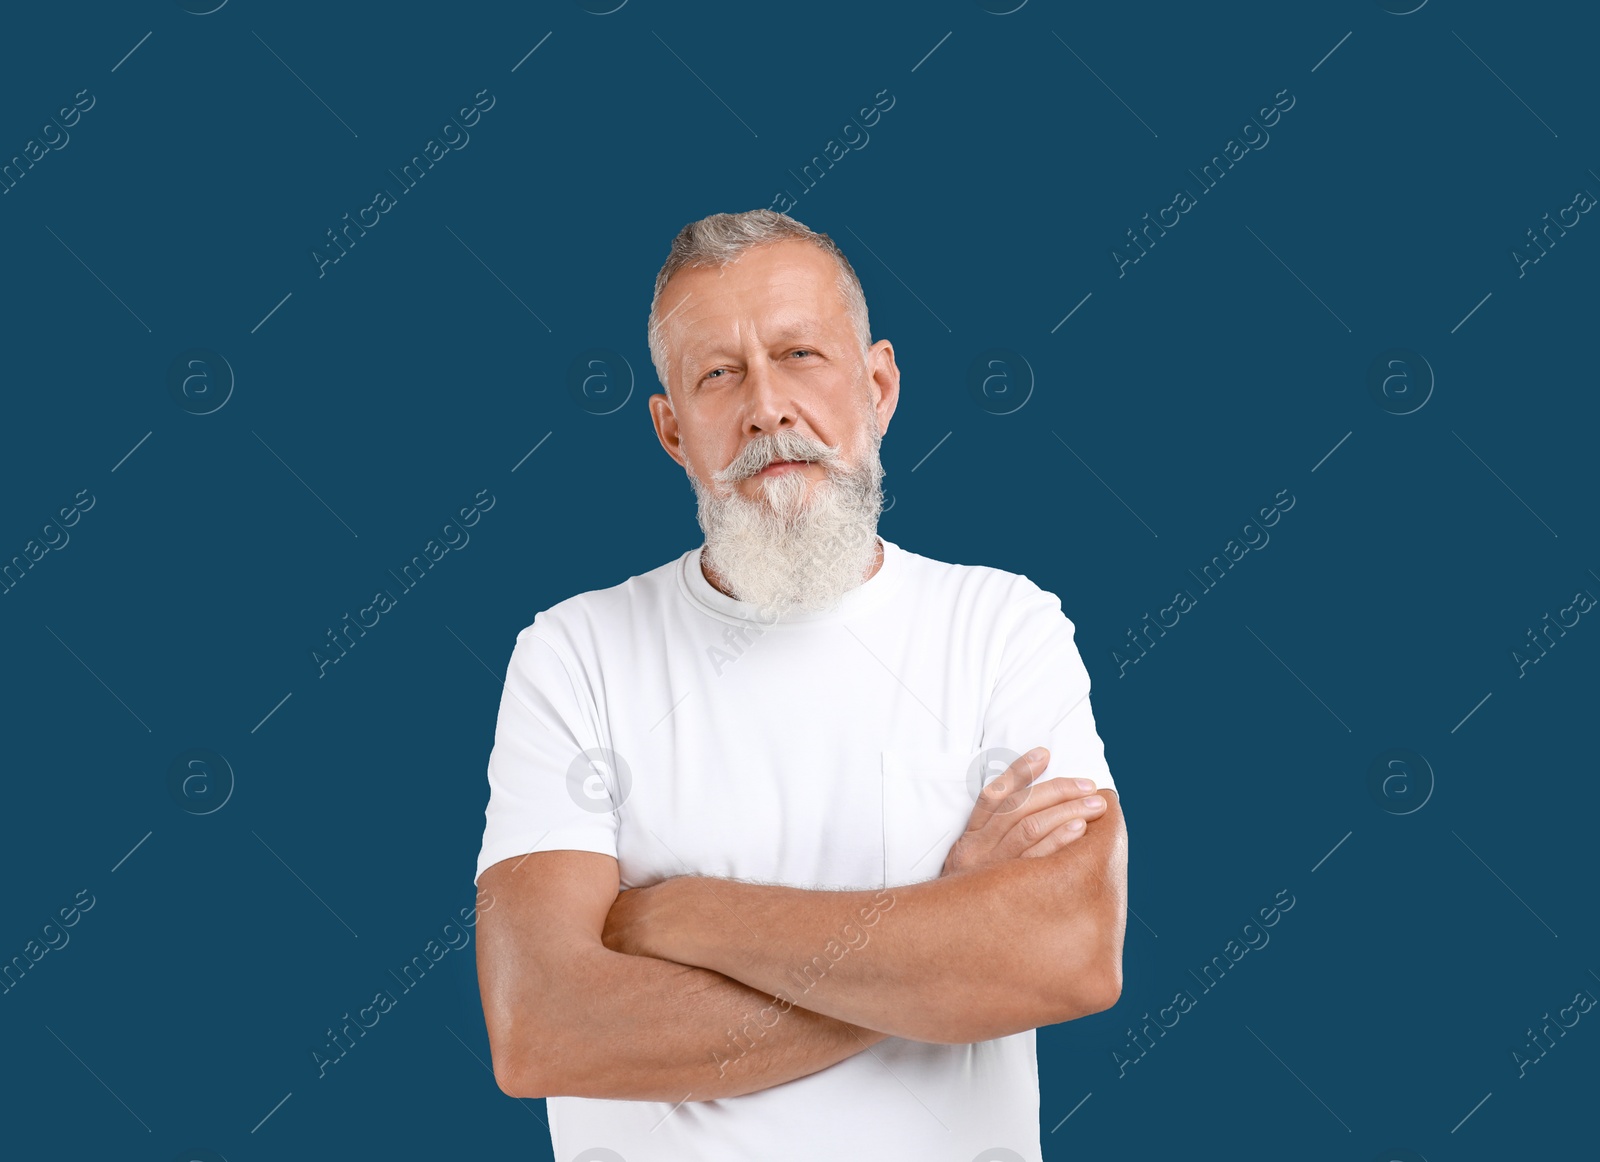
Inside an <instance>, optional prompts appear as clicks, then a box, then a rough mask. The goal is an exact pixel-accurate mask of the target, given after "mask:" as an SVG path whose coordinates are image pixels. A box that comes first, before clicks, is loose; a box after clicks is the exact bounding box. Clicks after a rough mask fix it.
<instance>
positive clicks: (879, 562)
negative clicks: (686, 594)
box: [700, 537, 883, 597]
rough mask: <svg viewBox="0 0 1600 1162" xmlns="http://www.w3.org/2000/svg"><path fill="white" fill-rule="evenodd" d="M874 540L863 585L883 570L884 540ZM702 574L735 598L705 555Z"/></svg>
mask: <svg viewBox="0 0 1600 1162" xmlns="http://www.w3.org/2000/svg"><path fill="white" fill-rule="evenodd" d="M874 539H875V541H876V543H877V546H878V550H877V552H876V553H875V554H874V555H873V558H872V565H871V567H870V568H868V569H867V572H866V574H865V575H864V576H863V577H862V578H861V581H862V584H865V583H866V582H868V581H871V580H872V579H873V577H875V576H877V573H878V570H879V569H881V568H883V538H882V537H876V538H874ZM700 573H701V575H702V576H704V577H705V579H706V580H707V581H708V582H710V583H711V587H712V588H713V589H715V590H716V591H717V592H718V593H721V594H722V595H723V596H725V597H733V594H732V593H731V592H730V591H729V590H728V587H727V586H725V585H724V584H723V583H722V580H721V578H719V577H718V576H717V575H716V572H715V571H714V570H713V569H712V568H711V566H710V565H709V564H707V562H706V555H705V554H704V553H701V554H700Z"/></svg>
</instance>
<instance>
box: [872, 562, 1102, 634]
mask: <svg viewBox="0 0 1600 1162" xmlns="http://www.w3.org/2000/svg"><path fill="white" fill-rule="evenodd" d="M900 551H901V553H902V554H903V555H904V557H905V562H906V573H907V575H908V578H914V581H913V585H912V589H913V591H916V592H919V593H923V594H927V595H928V596H929V597H930V598H933V599H934V600H936V601H937V602H939V603H940V604H943V605H945V606H947V607H950V608H951V611H952V612H955V613H965V614H967V615H969V616H974V617H978V618H981V619H984V620H988V621H989V622H990V623H991V624H992V625H993V626H994V628H995V629H997V630H1000V631H1002V632H1004V631H1006V630H1009V629H1011V628H1014V627H1016V626H1018V625H1020V624H1022V623H1024V622H1030V621H1048V620H1050V619H1052V618H1054V619H1060V620H1066V618H1065V615H1064V613H1063V612H1062V606H1061V599H1060V598H1059V597H1058V596H1057V595H1056V594H1055V593H1054V592H1053V591H1051V590H1050V589H1046V588H1044V587H1042V586H1040V585H1039V584H1038V583H1037V582H1035V581H1034V580H1033V579H1032V578H1031V577H1028V576H1027V575H1026V574H1023V573H1019V572H1014V571H1012V570H1010V569H1006V568H1003V567H1001V566H998V565H968V564H958V563H956V562H952V561H940V560H936V559H934V558H932V557H927V556H924V555H922V554H920V553H914V552H912V551H911V550H909V549H904V548H902V549H901V550H900ZM1067 624H1068V627H1069V628H1070V626H1071V622H1070V621H1068V622H1067Z"/></svg>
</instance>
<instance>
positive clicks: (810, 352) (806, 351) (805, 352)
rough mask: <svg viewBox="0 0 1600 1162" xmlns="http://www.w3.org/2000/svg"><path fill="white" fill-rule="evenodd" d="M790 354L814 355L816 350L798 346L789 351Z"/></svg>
mask: <svg viewBox="0 0 1600 1162" xmlns="http://www.w3.org/2000/svg"><path fill="white" fill-rule="evenodd" d="M790 354H792V355H815V354H816V352H815V351H813V350H811V349H810V348H809V347H800V348H798V349H796V350H794V351H792V352H790Z"/></svg>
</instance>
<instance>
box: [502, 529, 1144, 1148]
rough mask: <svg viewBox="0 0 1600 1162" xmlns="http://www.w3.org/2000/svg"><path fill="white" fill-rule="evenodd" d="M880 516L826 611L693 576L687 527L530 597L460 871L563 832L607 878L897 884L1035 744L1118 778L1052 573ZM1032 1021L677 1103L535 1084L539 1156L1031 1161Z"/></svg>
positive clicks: (1057, 763)
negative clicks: (485, 797)
mask: <svg viewBox="0 0 1600 1162" xmlns="http://www.w3.org/2000/svg"><path fill="white" fill-rule="evenodd" d="M879 539H880V541H881V542H882V544H883V563H882V565H881V566H880V568H879V569H878V572H876V573H875V574H873V576H872V577H871V578H869V579H868V580H867V581H865V582H863V583H862V584H861V585H859V586H857V587H856V588H855V589H853V590H851V591H850V592H849V593H847V594H845V596H844V598H843V599H842V600H841V602H840V603H839V604H838V605H837V606H835V607H834V608H833V609H831V610H828V611H825V612H821V613H798V614H790V615H788V616H786V617H785V618H783V619H782V620H780V621H778V622H775V623H770V622H769V623H763V622H762V621H761V620H760V619H759V618H758V616H757V614H756V611H755V609H754V607H752V606H751V605H749V604H747V603H745V602H741V601H738V600H735V599H734V598H731V597H729V596H727V595H726V594H724V593H721V592H719V591H717V590H716V589H715V588H714V587H713V586H712V585H711V583H710V582H709V581H707V580H706V578H705V575H704V574H703V573H702V572H701V569H700V551H701V550H700V549H699V548H695V549H692V550H690V551H688V552H686V553H685V554H683V555H682V556H681V557H679V558H678V559H677V560H675V561H671V562H669V563H667V564H665V565H662V566H660V567H659V568H656V569H652V570H651V571H649V572H648V573H644V574H641V575H639V576H635V577H630V578H629V579H628V580H627V581H625V582H623V583H622V584H620V585H616V586H613V587H611V588H609V589H599V590H593V591H591V592H587V593H580V594H578V595H577V596H574V597H571V598H568V599H567V600H565V601H562V602H560V603H559V604H557V605H555V606H553V607H551V608H550V609H548V610H545V611H544V612H542V613H540V614H538V615H537V616H536V617H535V618H534V621H533V624H532V625H530V626H528V627H527V628H525V629H523V630H522V631H521V632H520V633H519V634H518V635H517V641H516V647H515V648H514V649H513V651H512V654H511V660H510V664H509V667H508V670H507V674H506V684H505V691H504V694H503V696H502V698H501V702H500V713H499V719H498V722H497V725H496V728H495V741H494V748H493V751H492V753H491V754H490V757H489V772H488V773H489V789H490V794H489V803H488V808H487V811H486V812H485V827H484V835H483V847H482V850H481V851H480V853H479V855H478V869H477V874H478V875H482V873H483V871H484V870H485V869H486V868H488V867H490V866H491V865H492V864H495V863H498V862H499V861H501V860H504V859H509V858H511V857H513V856H521V855H523V854H525V853H527V852H532V851H548V850H555V849H573V850H580V851H596V852H603V853H605V854H607V855H611V856H615V857H616V859H617V861H618V865H619V868H620V873H621V882H622V886H623V887H624V888H635V887H643V886H647V885H650V884H654V883H657V882H659V881H661V880H663V879H666V878H668V877H671V876H677V875H704V876H718V877H723V878H729V879H741V880H750V881H760V882H764V883H777V884H785V885H789V886H792V887H799V888H813V889H843V890H870V889H874V888H883V887H894V886H899V885H904V884H910V883H916V882H919V881H922V880H930V879H934V878H935V877H937V876H938V874H939V871H940V868H941V867H942V865H943V863H944V857H945V855H946V853H947V852H948V851H949V849H950V845H951V844H952V843H954V841H955V838H956V836H957V835H959V834H960V833H961V831H962V830H963V829H964V828H965V826H966V822H967V819H968V817H969V815H970V814H971V812H972V807H973V802H974V800H975V798H976V796H977V791H978V787H979V786H980V785H981V783H982V782H986V781H988V780H990V779H992V778H993V777H994V776H996V775H998V774H999V773H1000V772H1001V771H1002V770H1004V769H1005V766H1006V765H1007V763H1009V762H1010V760H1011V759H1013V758H1015V757H1016V756H1017V755H1020V754H1022V753H1024V752H1026V751H1028V750H1029V749H1031V748H1033V747H1035V746H1040V745H1042V746H1046V747H1048V748H1049V749H1050V764H1049V766H1048V767H1047V768H1046V769H1045V771H1044V772H1043V773H1042V774H1041V775H1040V776H1039V778H1040V780H1043V779H1049V778H1054V777H1057V776H1061V775H1069V776H1087V777H1089V778H1091V779H1093V780H1094V781H1095V783H1096V785H1097V786H1100V787H1113V788H1114V787H1115V786H1116V784H1115V783H1114V782H1113V780H1112V778H1111V773H1110V771H1109V770H1108V769H1107V767H1106V761H1105V757H1104V753H1103V750H1102V746H1101V742H1100V738H1099V736H1098V735H1097V734H1096V732H1095V727H1094V718H1093V715H1092V714H1091V713H1090V707H1089V700H1088V693H1089V675H1088V672H1087V670H1086V669H1085V668H1084V665H1083V661H1082V659H1081V658H1080V657H1079V654H1078V651H1077V648H1076V647H1075V646H1074V644H1073V640H1072V632H1073V631H1072V623H1071V622H1070V621H1069V620H1067V618H1066V617H1065V616H1063V614H1062V612H1061V604H1060V601H1059V600H1058V599H1057V597H1056V596H1055V595H1054V594H1051V593H1049V592H1047V591H1044V590H1042V589H1040V588H1039V587H1038V586H1037V585H1035V584H1034V583H1033V582H1032V581H1030V580H1029V579H1028V578H1026V577H1024V576H1021V575H1019V574H1015V573H1008V572H1005V571H1003V570H1000V569H993V568H988V567H986V566H973V565H954V564H947V563H945V562H942V561H935V560H932V559H930V558H927V557H923V556H919V555H918V554H916V553H912V552H909V551H907V550H905V549H902V548H900V547H899V546H897V545H895V544H893V543H891V542H890V541H888V540H887V539H884V538H882V537H880V538H879ZM998 748H1006V749H1005V750H1004V751H1001V750H999V749H998ZM979 760H990V761H989V763H988V769H987V770H986V771H984V770H983V769H982V765H981V764H980V763H979ZM975 766H976V768H977V771H978V773H977V774H975V773H974V770H975ZM890 916H892V912H890V913H886V914H884V918H885V919H886V918H888V917H890ZM848 919H850V917H847V916H844V915H841V921H847V920H848ZM865 931H866V932H867V933H868V941H869V945H868V946H870V936H871V932H872V930H871V929H870V928H868V929H865ZM818 951H819V953H820V952H821V951H822V950H821V949H819V950H818ZM823 963H824V964H826V963H827V962H826V961H824V962H823ZM992 985H993V982H989V981H974V982H973V985H972V987H973V989H974V990H975V991H976V990H978V989H982V988H987V987H992ZM799 987H800V986H799V985H796V988H795V990H793V991H791V993H790V995H791V997H792V998H793V999H794V1000H795V1001H796V1003H798V1004H800V1005H802V1006H804V1004H805V1002H804V999H803V997H802V996H800V995H798V991H799ZM759 1008H760V1003H759V1002H758V1003H756V1004H753V1005H752V1007H751V1016H752V1018H754V1016H755V1013H756V1012H757V1010H758V1009H759ZM752 1024H753V1025H754V1027H753V1028H752V1037H754V1035H755V1032H756V1030H758V1029H759V1028H760V1026H759V1024H755V1023H754V1022H752ZM763 1035H764V1034H763ZM1034 1037H1035V1033H1034V1030H1032V1029H1029V1030H1025V1031H1023V1032H1020V1033H1015V1034H1012V1035H1011V1036H1007V1037H1000V1038H997V1039H995V1040H991V1041H983V1042H978V1043H976V1044H970V1045H939V1044H931V1043H927V1042H919V1041H909V1040H905V1039H903V1038H899V1037H890V1038H887V1039H885V1040H884V1041H881V1042H879V1043H878V1044H877V1045H874V1046H873V1047H872V1048H871V1050H870V1051H869V1050H863V1051H862V1052H860V1053H857V1054H855V1055H854V1056H852V1057H848V1058H846V1059H845V1060H843V1061H840V1062H838V1063H837V1064H835V1065H832V1066H830V1067H828V1068H826V1069H823V1070H821V1071H819V1072H817V1073H813V1074H811V1075H809V1076H806V1077H800V1078H796V1079H794V1080H792V1081H789V1082H785V1083H783V1084H781V1085H776V1086H773V1087H771V1088H769V1089H765V1090H762V1091H759V1092H756V1093H751V1094H745V1095H741V1096H738V1097H731V1098H722V1099H718V1100H715V1101H691V1102H684V1103H681V1104H678V1105H677V1106H676V1107H675V1106H674V1105H673V1104H671V1103H667V1102H653V1101H613V1100H603V1099H594V1098H580V1097H552V1098H549V1099H548V1101H547V1104H548V1109H549V1115H550V1133H551V1137H552V1140H553V1144H554V1148H555V1157H556V1159H557V1162H571V1160H572V1159H574V1158H576V1157H577V1156H579V1155H580V1154H582V1153H583V1152H584V1151H586V1150H589V1149H591V1148H593V1147H604V1148H606V1149H609V1150H613V1151H616V1153H617V1154H619V1155H620V1156H621V1157H623V1158H625V1159H627V1162H650V1160H651V1159H674V1160H677V1159H687V1158H695V1159H706V1160H711V1162H721V1160H724V1159H727V1160H729V1162H734V1160H737V1162H746V1160H748V1159H753V1158H761V1159H766V1160H774V1162H778V1160H783V1159H796V1160H802V1159H803V1160H804V1162H816V1159H818V1158H834V1157H850V1158H883V1159H902V1158H904V1159H917V1160H918V1162H938V1160H943V1159H949V1160H951V1162H971V1159H972V1158H973V1157H974V1156H975V1155H976V1154H977V1153H978V1152H979V1151H982V1150H986V1149H993V1148H1007V1149H1010V1150H1014V1151H1016V1152H1017V1153H1018V1154H1019V1155H1021V1157H1023V1158H1026V1159H1039V1158H1040V1156H1041V1155H1040V1145H1039V1084H1038V1064H1037V1060H1036V1058H1035V1055H1034ZM755 1039H757V1040H758V1039H759V1038H755ZM744 1044H745V1045H746V1047H747V1048H748V1047H749V1042H748V1041H745V1042H744ZM738 1045H739V1043H738V1042H736V1041H727V1040H725V1038H724V1035H723V1034H721V1033H718V1034H717V1035H716V1036H715V1037H714V1038H711V1039H709V1040H708V1044H707V1047H706V1048H707V1055H708V1057H709V1055H710V1053H711V1051H713V1050H715V1051H717V1052H718V1053H719V1054H720V1055H721V1056H722V1057H723V1058H727V1059H733V1062H732V1064H730V1065H728V1066H727V1068H729V1069H738V1068H739V1065H738V1062H737V1060H736V1059H737V1057H738V1056H739V1054H740V1049H739V1047H738ZM598 1156H600V1157H605V1156H606V1155H598Z"/></svg>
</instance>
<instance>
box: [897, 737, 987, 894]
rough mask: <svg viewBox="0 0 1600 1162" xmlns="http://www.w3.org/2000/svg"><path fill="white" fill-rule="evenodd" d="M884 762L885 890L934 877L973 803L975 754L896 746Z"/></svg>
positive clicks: (970, 813) (975, 798) (968, 814)
mask: <svg viewBox="0 0 1600 1162" xmlns="http://www.w3.org/2000/svg"><path fill="white" fill-rule="evenodd" d="M881 754H882V761H883V878H884V886H886V887H895V886H897V885H904V884H914V883H920V882H922V881H923V880H931V879H936V878H938V875H939V871H940V869H941V868H942V867H943V866H944V858H945V856H946V855H947V854H949V851H950V845H951V844H953V843H954V842H955V841H956V837H957V836H959V835H960V834H961V832H962V831H963V830H965V829H966V826H967V820H968V819H969V818H970V817H971V815H972V807H973V804H974V803H975V802H976V800H977V783H976V781H975V780H974V779H973V778H972V777H971V776H970V774H969V770H970V768H971V766H972V763H973V760H974V759H976V758H977V757H978V752H977V751H951V750H929V749H916V748H896V749H892V750H884V751H882V752H881Z"/></svg>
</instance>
